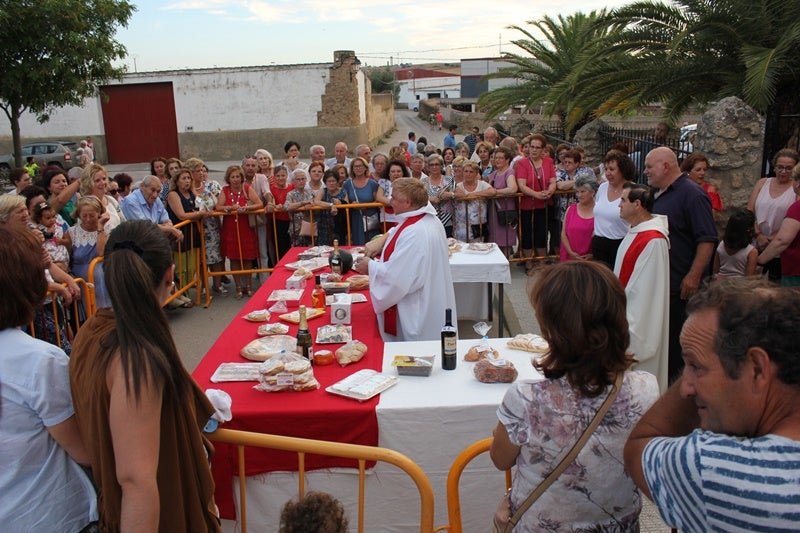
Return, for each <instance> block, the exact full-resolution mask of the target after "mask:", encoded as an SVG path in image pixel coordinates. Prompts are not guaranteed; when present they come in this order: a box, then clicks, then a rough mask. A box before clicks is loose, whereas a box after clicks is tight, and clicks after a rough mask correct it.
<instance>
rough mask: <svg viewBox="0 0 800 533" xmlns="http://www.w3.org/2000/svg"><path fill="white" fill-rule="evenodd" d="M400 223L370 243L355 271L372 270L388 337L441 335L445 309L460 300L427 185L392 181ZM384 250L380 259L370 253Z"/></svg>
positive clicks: (371, 289) (378, 309) (376, 303)
mask: <svg viewBox="0 0 800 533" xmlns="http://www.w3.org/2000/svg"><path fill="white" fill-rule="evenodd" d="M391 206H392V207H393V208H394V212H395V215H396V216H397V218H398V219H399V221H400V223H399V224H398V225H397V226H395V227H393V228H392V229H391V230H389V233H387V234H386V235H385V236H384V237H381V238H379V239H376V240H374V241H372V242H370V243H368V245H367V255H366V256H364V257H360V258H359V259H358V261H357V262H356V264H355V265H354V270H356V271H357V272H359V273H361V274H369V292H370V296H371V297H372V306H373V308H374V310H375V314H376V315H377V318H378V328H379V330H380V332H381V336H382V337H383V340H384V342H393V341H428V340H439V338H440V333H441V329H442V325H443V324H444V319H445V309H447V308H450V309H452V310H453V321H454V322H453V323H454V324H456V323H457V322H456V320H457V318H456V299H455V293H454V292H453V279H452V277H451V275H450V261H449V255H448V252H447V237H446V235H445V232H444V227H443V226H442V223H441V221H440V220H439V218H438V217H437V216H436V209H434V207H433V206H432V205H431V204H430V203H429V202H428V192H427V190H426V189H425V185H424V184H422V182H420V181H419V180H416V179H413V178H400V179H398V180H396V181H395V182H394V183H393V184H392V198H391ZM378 253H380V260H373V259H371V258H370V257H371V256H377V254H378Z"/></svg>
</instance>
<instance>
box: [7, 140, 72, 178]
mask: <svg viewBox="0 0 800 533" xmlns="http://www.w3.org/2000/svg"><path fill="white" fill-rule="evenodd" d="M77 150H78V144H77V143H74V142H72V141H39V142H34V143H28V144H23V145H22V164H23V165H24V164H25V162H26V161H27V159H28V156H31V155H32V156H33V158H34V160H35V161H36V164H37V165H39V168H40V169H44V168H45V167H47V166H48V165H58V166H60V167H61V168H63V169H64V170H69V169H71V168H72V167H74V166H76V165H77V164H78V158H77V155H76V151H77ZM13 168H16V162H15V161H14V154H7V155H4V156H0V181H2V182H3V183H8V181H9V179H10V174H11V169H13Z"/></svg>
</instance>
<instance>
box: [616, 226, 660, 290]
mask: <svg viewBox="0 0 800 533" xmlns="http://www.w3.org/2000/svg"><path fill="white" fill-rule="evenodd" d="M653 239H666V237H665V236H664V234H663V233H661V232H660V231H656V230H654V229H651V230H647V231H643V232H641V233H639V234H637V235H636V237H634V238H633V242H632V243H631V245H630V246H629V247H628V250H627V251H626V252H625V257H624V258H623V259H622V267H621V268H620V270H619V281H620V283H622V286H623V287H627V286H628V281H630V279H631V276H632V275H633V267H634V266H636V261H638V259H639V256H640V255H642V252H643V251H644V249H645V247H646V246H647V244H648V243H649V242H650V241H652V240H653Z"/></svg>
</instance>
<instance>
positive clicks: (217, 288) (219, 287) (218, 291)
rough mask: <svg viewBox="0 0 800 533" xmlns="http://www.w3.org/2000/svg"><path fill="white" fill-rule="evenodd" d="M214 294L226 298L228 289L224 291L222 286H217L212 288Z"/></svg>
mask: <svg viewBox="0 0 800 533" xmlns="http://www.w3.org/2000/svg"><path fill="white" fill-rule="evenodd" d="M214 292H216V293H217V294H221V295H222V296H227V295H228V289H226V288H225V287H223V286H222V285H218V286H216V287H214Z"/></svg>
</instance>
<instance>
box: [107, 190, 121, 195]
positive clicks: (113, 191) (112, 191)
mask: <svg viewBox="0 0 800 533" xmlns="http://www.w3.org/2000/svg"><path fill="white" fill-rule="evenodd" d="M108 192H109V193H110V194H117V193H118V192H119V189H109V190H108Z"/></svg>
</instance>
